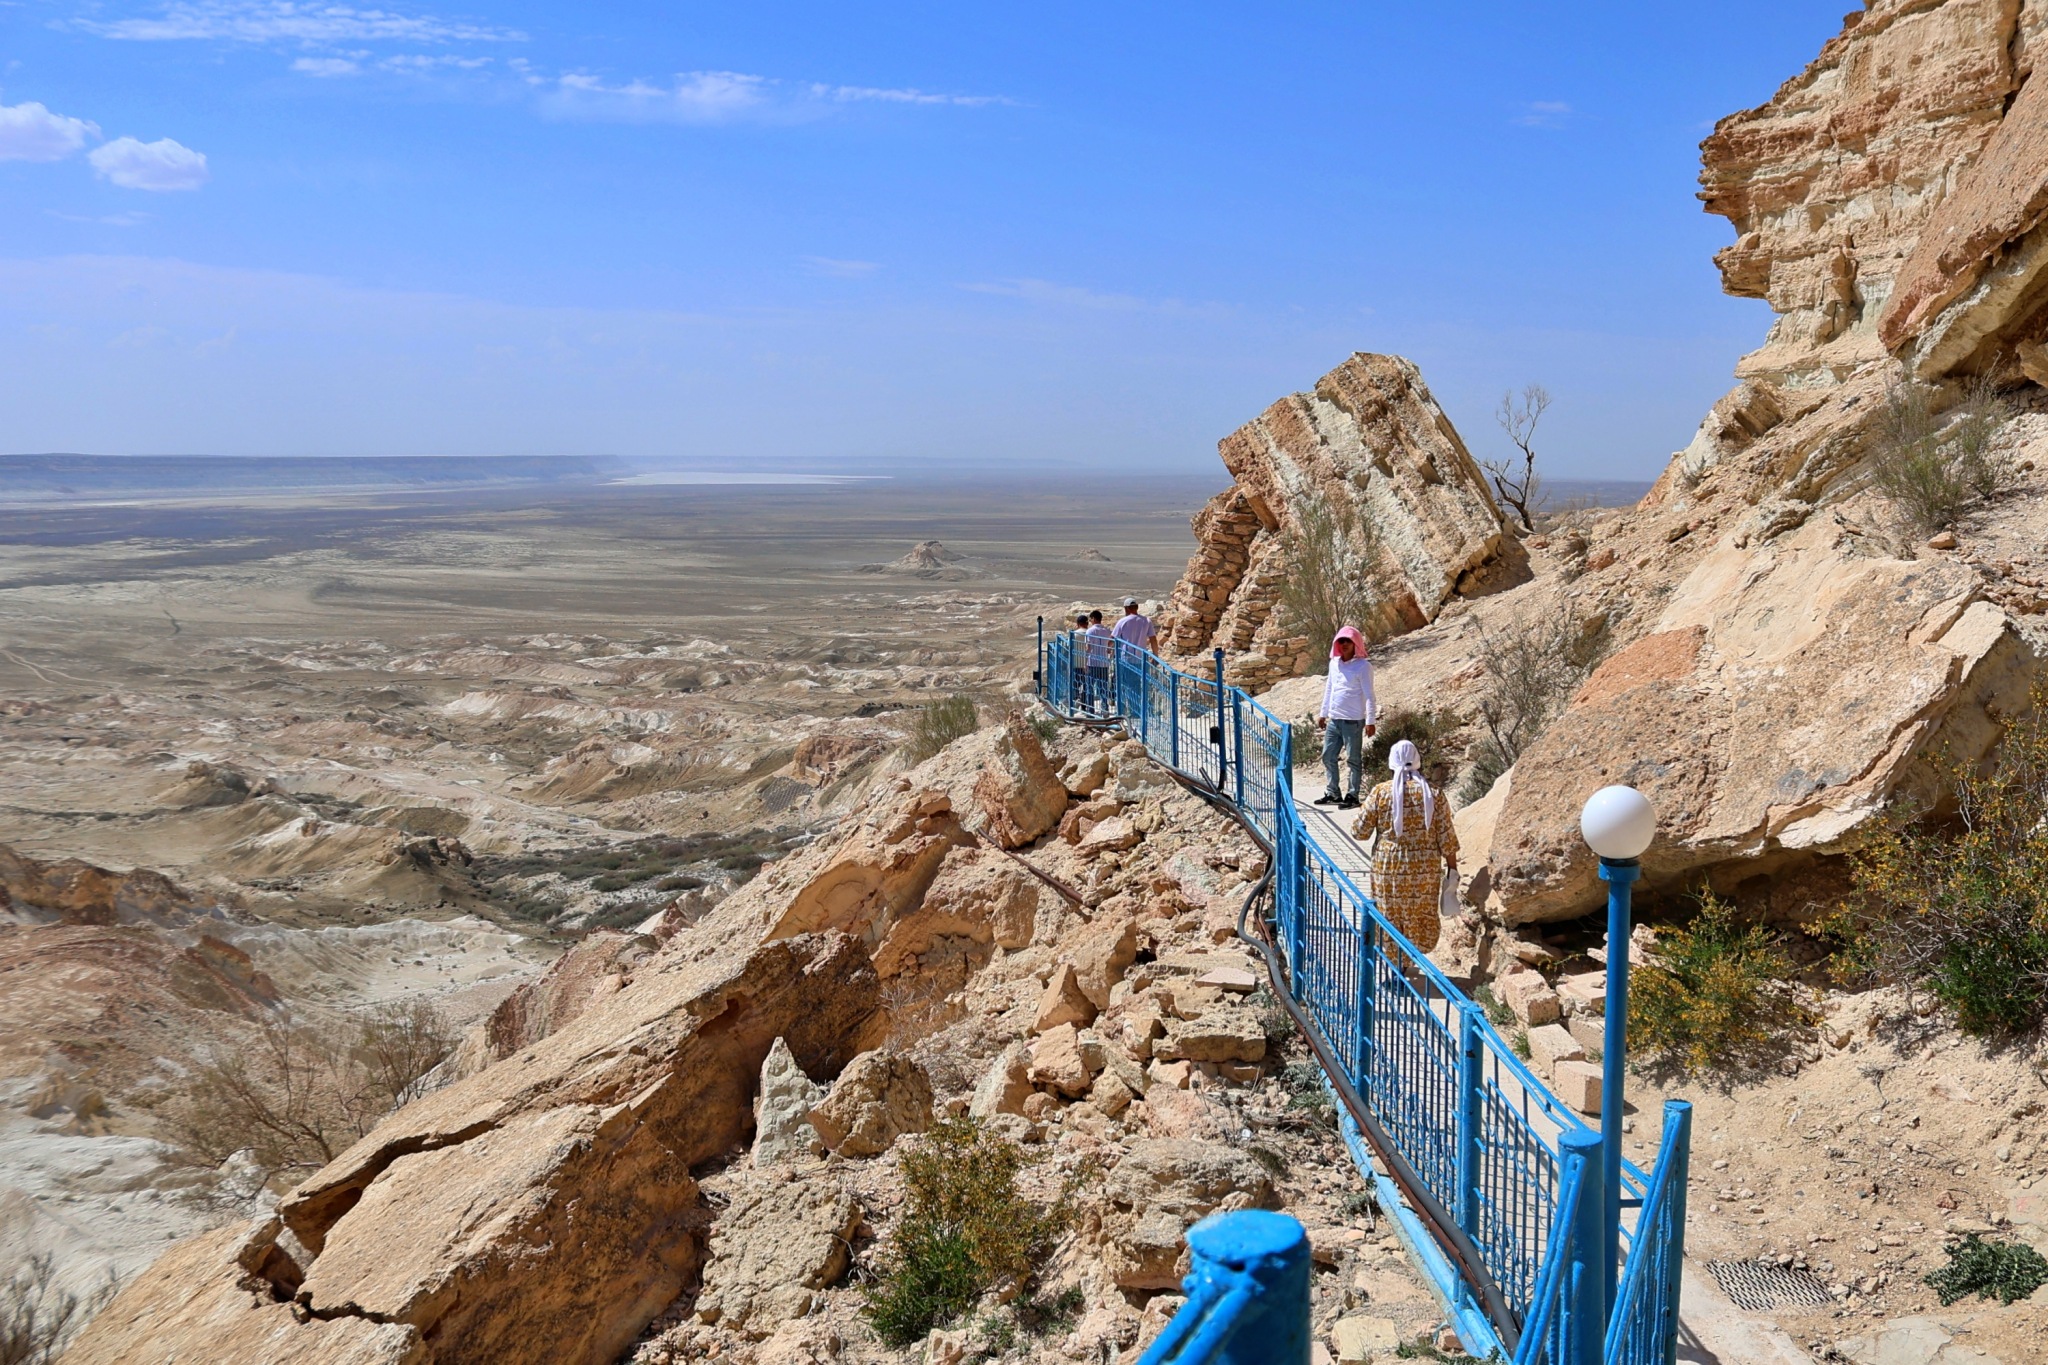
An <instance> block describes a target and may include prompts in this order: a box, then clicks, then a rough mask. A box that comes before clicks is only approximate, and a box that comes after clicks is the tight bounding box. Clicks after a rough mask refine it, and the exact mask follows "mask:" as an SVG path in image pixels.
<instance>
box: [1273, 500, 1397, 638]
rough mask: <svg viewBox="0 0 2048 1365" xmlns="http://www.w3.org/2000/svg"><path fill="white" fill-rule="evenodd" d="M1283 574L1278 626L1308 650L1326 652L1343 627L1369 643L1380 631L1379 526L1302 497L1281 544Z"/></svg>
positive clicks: (1351, 512) (1382, 590) (1352, 512)
mask: <svg viewBox="0 0 2048 1365" xmlns="http://www.w3.org/2000/svg"><path fill="white" fill-rule="evenodd" d="M1282 546H1283V552H1284V555H1285V558H1286V565H1287V573H1286V576H1285V577H1284V578H1283V579H1282V580H1281V583H1280V599H1279V602H1278V607H1279V611H1280V620H1281V624H1282V625H1283V626H1285V627H1286V629H1287V632H1288V633H1289V634H1290V635H1304V636H1307V637H1308V642H1309V644H1310V645H1311V646H1319V647H1321V648H1324V649H1327V648H1329V645H1330V641H1331V640H1333V639H1335V638H1336V635H1337V632H1338V631H1339V630H1341V629H1343V628H1344V627H1345V626H1355V627H1357V628H1358V632H1359V634H1361V635H1363V636H1365V638H1366V639H1367V640H1373V639H1376V638H1378V637H1379V635H1380V634H1381V633H1382V632H1381V630H1380V626H1379V621H1380V615H1381V611H1382V609H1383V606H1384V604H1385V602H1386V597H1387V593H1386V587H1385V584H1384V582H1383V581H1382V578H1381V569H1380V536H1379V528H1378V527H1377V526H1375V525H1374V524H1373V521H1372V519H1371V518H1370V517H1362V516H1360V515H1359V514H1358V512H1357V511H1356V510H1355V509H1354V508H1352V507H1351V506H1349V505H1348V504H1346V505H1343V506H1333V505H1332V504H1330V503H1329V502H1327V501H1325V500H1324V499H1322V498H1303V499H1302V500H1301V501H1300V503H1299V505H1298V509H1297V511H1296V513H1295V524H1294V526H1293V528H1292V529H1290V530H1289V531H1288V532H1287V533H1286V535H1285V538H1284V539H1283V541H1282Z"/></svg>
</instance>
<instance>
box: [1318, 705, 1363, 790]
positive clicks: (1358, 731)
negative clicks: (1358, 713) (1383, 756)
mask: <svg viewBox="0 0 2048 1365" xmlns="http://www.w3.org/2000/svg"><path fill="white" fill-rule="evenodd" d="M1344 750H1349V751H1350V754H1349V757H1350V759H1351V785H1350V786H1349V787H1339V786H1338V785H1337V755H1338V754H1339V753H1340V752H1342V751H1344ZM1323 773H1324V775H1325V776H1327V777H1328V778H1329V779H1330V785H1329V786H1327V787H1325V788H1323V790H1324V791H1326V792H1331V793H1334V794H1337V795H1341V796H1356V795H1358V784H1359V782H1360V781H1362V780H1363V779H1364V777H1365V722H1364V721H1362V720H1332V721H1329V722H1327V723H1326V724H1325V726H1324V727H1323Z"/></svg>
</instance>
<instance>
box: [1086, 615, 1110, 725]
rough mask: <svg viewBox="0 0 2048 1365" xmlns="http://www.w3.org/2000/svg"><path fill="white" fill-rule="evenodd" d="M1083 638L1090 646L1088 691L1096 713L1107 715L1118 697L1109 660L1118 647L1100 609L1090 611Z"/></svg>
mask: <svg viewBox="0 0 2048 1365" xmlns="http://www.w3.org/2000/svg"><path fill="white" fill-rule="evenodd" d="M1083 639H1084V641H1085V643H1086V644H1087V646H1088V691H1089V693H1090V695H1091V700H1092V703H1093V709H1094V711H1095V714H1096V715H1098V716H1106V715H1108V714H1109V713H1110V711H1111V709H1112V706H1111V703H1112V702H1113V701H1114V700H1115V698H1116V691H1115V689H1114V688H1113V687H1112V686H1111V685H1110V679H1109V660H1110V654H1111V651H1113V650H1114V649H1115V648H1116V644H1115V640H1116V637H1115V636H1114V635H1112V634H1110V632H1109V627H1108V626H1105V625H1103V624H1102V613H1101V612H1100V611H1091V612H1089V613H1088V633H1087V635H1086V636H1084V637H1083Z"/></svg>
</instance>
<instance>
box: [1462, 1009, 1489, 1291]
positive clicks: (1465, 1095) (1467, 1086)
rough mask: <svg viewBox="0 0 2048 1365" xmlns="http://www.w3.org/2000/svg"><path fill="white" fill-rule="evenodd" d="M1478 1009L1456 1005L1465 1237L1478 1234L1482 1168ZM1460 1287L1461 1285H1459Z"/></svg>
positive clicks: (1480, 1045)
mask: <svg viewBox="0 0 2048 1365" xmlns="http://www.w3.org/2000/svg"><path fill="white" fill-rule="evenodd" d="M1481 1018H1482V1016H1481V1014H1480V1012H1479V1006H1477V1005H1475V1004H1473V1003H1472V1002H1471V1001H1470V1000H1460V1001H1459V1002H1458V1203H1457V1215H1458V1226H1459V1227H1461V1228H1463V1229H1464V1230H1465V1234H1466V1235H1467V1236H1468V1237H1474V1238H1476V1237H1477V1236H1478V1234H1479V1186H1480V1177H1481V1175H1482V1173H1483V1168H1482V1166H1481V1164H1480V1162H1481V1153H1480V1150H1479V1112H1480V1106H1479V1101H1480V1098H1481V1087H1482V1086H1483V1085H1484V1084H1485V1077H1484V1073H1483V1070H1482V1067H1481V1063H1482V1062H1483V1060H1484V1056H1483V1048H1484V1044H1483V1043H1482V1041H1481V1037H1480V1034H1481V1030H1480V1021H1481ZM1461 1288H1462V1286H1461Z"/></svg>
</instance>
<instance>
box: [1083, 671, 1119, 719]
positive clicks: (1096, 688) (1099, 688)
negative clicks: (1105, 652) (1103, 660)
mask: <svg viewBox="0 0 2048 1365" xmlns="http://www.w3.org/2000/svg"><path fill="white" fill-rule="evenodd" d="M1087 698H1088V708H1089V709H1090V710H1092V711H1094V712H1095V714H1097V715H1099V716H1101V715H1108V714H1109V710H1110V702H1111V701H1113V700H1114V697H1113V696H1112V695H1111V692H1110V686H1109V665H1108V664H1089V665H1088V682H1087Z"/></svg>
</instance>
